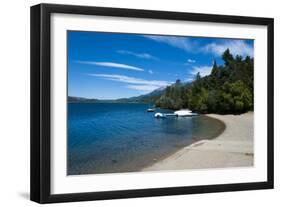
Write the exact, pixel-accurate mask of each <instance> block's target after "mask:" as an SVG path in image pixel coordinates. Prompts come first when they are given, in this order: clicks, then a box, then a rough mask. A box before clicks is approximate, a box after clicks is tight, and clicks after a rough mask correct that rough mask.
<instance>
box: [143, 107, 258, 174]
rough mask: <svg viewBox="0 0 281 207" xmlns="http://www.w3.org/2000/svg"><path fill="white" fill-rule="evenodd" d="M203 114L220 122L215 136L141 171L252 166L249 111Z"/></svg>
mask: <svg viewBox="0 0 281 207" xmlns="http://www.w3.org/2000/svg"><path fill="white" fill-rule="evenodd" d="M207 116H209V117H212V118H215V119H218V120H220V121H222V122H223V123H224V124H225V125H226V128H225V130H224V131H223V132H222V133H221V134H220V135H219V136H218V137H216V138H214V139H211V140H200V141H198V142H195V143H193V144H191V145H189V146H186V147H184V148H183V149H181V150H179V151H177V152H176V153H174V154H172V155H171V156H169V157H167V158H165V159H163V160H161V161H159V162H157V163H155V164H153V165H152V166H149V167H146V168H144V169H143V171H152V170H182V169H206V168H225V167H245V166H253V164H254V154H253V146H254V140H253V130H254V128H253V116H254V114H253V113H252V112H248V113H245V114H241V115H217V114H208V115H207Z"/></svg>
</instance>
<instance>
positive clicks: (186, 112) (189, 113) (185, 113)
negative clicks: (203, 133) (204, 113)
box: [174, 109, 198, 117]
mask: <svg viewBox="0 0 281 207" xmlns="http://www.w3.org/2000/svg"><path fill="white" fill-rule="evenodd" d="M174 113H175V114H176V115H177V116H178V117H184V116H197V115H198V114H197V113H193V112H192V111H190V110H188V109H182V110H179V111H175V112H174Z"/></svg>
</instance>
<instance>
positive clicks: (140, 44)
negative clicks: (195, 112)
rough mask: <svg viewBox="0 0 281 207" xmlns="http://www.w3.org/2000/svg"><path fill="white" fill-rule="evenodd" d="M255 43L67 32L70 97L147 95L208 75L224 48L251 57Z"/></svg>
mask: <svg viewBox="0 0 281 207" xmlns="http://www.w3.org/2000/svg"><path fill="white" fill-rule="evenodd" d="M253 46H254V41H253V40H238V39H222V38H204V37H180V36H160V35H141V34H119V33H105V32H79V31H68V57H67V58H68V95H69V96H78V97H86V98H97V99H117V98H127V97H132V96H138V95H142V94H147V93H149V92H151V91H153V90H155V89H157V88H162V87H165V86H167V85H170V84H172V83H174V82H175V81H176V80H177V79H180V80H181V81H183V82H190V81H192V80H193V79H194V77H195V74H196V73H197V72H200V74H201V76H206V75H209V74H210V71H211V68H212V63H213V61H214V60H216V61H217V63H218V64H223V62H222V59H221V54H222V52H223V51H225V50H226V49H227V48H229V49H230V52H231V53H232V54H234V55H237V54H238V55H242V56H243V57H245V56H246V55H249V56H251V57H253V52H254V51H253V50H254V48H253Z"/></svg>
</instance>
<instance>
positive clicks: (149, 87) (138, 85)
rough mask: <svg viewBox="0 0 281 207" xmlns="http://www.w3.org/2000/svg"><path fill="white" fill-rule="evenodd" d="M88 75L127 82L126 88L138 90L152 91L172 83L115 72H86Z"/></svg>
mask: <svg viewBox="0 0 281 207" xmlns="http://www.w3.org/2000/svg"><path fill="white" fill-rule="evenodd" d="M88 75H89V76H94V77H101V78H103V79H105V80H111V81H117V82H122V83H129V84H130V85H127V88H130V89H134V90H140V91H153V90H155V89H157V88H160V87H163V86H167V85H170V84H172V83H173V82H169V81H162V80H145V79H141V78H135V77H130V76H125V75H117V74H88Z"/></svg>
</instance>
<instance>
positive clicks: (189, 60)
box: [187, 59, 196, 63]
mask: <svg viewBox="0 0 281 207" xmlns="http://www.w3.org/2000/svg"><path fill="white" fill-rule="evenodd" d="M187 62H188V63H195V62H196V60H193V59H187Z"/></svg>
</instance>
